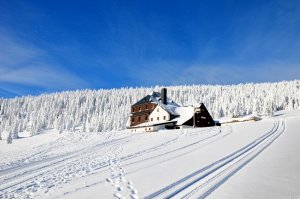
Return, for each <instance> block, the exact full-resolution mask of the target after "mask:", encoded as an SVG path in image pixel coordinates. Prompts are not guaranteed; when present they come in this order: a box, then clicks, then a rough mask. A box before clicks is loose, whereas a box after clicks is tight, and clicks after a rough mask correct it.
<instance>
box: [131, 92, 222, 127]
mask: <svg viewBox="0 0 300 199" xmlns="http://www.w3.org/2000/svg"><path fill="white" fill-rule="evenodd" d="M216 125H219V123H217V122H215V121H214V120H213V118H212V117H211V115H210V114H209V112H208V111H207V109H206V107H205V106H204V104H203V103H201V104H199V105H196V106H180V105H178V104H176V103H175V102H174V101H172V100H171V99H169V98H168V97H167V89H166V88H163V89H162V90H161V93H159V92H152V94H150V95H147V96H145V97H144V98H142V99H140V100H139V101H138V102H136V103H135V104H133V105H132V106H131V114H130V117H129V120H128V122H127V128H128V129H131V131H132V132H135V131H147V132H152V131H157V130H160V129H182V128H192V127H194V128H195V127H208V126H216Z"/></svg>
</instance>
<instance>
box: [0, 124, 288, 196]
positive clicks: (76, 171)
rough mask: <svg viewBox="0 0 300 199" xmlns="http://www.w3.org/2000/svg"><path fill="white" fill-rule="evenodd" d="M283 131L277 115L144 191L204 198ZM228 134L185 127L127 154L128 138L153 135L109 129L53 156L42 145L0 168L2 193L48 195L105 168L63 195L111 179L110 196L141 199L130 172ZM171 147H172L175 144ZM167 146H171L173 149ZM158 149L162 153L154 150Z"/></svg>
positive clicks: (226, 129) (227, 130)
mask: <svg viewBox="0 0 300 199" xmlns="http://www.w3.org/2000/svg"><path fill="white" fill-rule="evenodd" d="M284 130H285V122H284V121H283V120H276V121H275V122H274V125H273V128H272V129H271V130H270V131H269V132H267V133H265V134H264V135H262V136H261V137H259V138H257V139H256V140H254V141H253V142H251V143H249V144H247V145H245V146H244V147H242V148H240V149H239V150H236V151H235V152H234V153H232V154H230V155H227V156H225V157H224V158H222V159H219V160H217V161H215V162H213V163H211V164H210V165H208V166H205V167H203V168H201V169H199V170H197V171H195V172H193V173H191V174H190V175H188V176H186V177H184V178H182V179H180V180H178V181H176V182H174V183H171V184H170V185H168V186H167V187H164V188H162V189H160V190H158V191H156V192H154V193H152V194H150V195H148V196H146V198H195V197H197V198H205V197H207V196H208V195H209V194H210V193H212V192H213V191H214V190H216V189H217V188H218V187H219V186H221V185H222V184H223V183H224V182H226V181H227V180H228V179H229V178H230V177H231V176H233V175H234V174H235V173H236V172H238V171H239V170H240V169H242V168H243V167H244V166H245V165H247V164H248V163H249V162H250V161H251V160H253V159H254V158H255V157H256V156H257V155H259V154H260V153H261V152H262V151H263V150H264V149H266V148H267V147H268V146H269V145H271V144H272V142H273V141H275V140H276V139H277V138H278V137H279V136H280V135H281V134H282V133H283V132H284ZM230 133H232V129H231V126H224V127H222V131H221V128H216V127H215V128H207V129H197V130H193V131H189V132H188V131H187V130H181V131H177V132H176V134H175V133H174V136H175V137H174V136H173V137H170V138H168V139H166V140H164V141H163V142H162V143H158V144H156V145H154V146H151V147H148V148H145V149H143V148H141V150H139V151H137V152H132V153H129V154H126V151H124V147H125V146H126V144H127V143H132V142H138V141H139V140H140V139H145V136H144V135H145V134H146V136H150V137H151V136H153V135H151V134H148V133H145V134H144V133H143V134H129V135H126V136H123V137H117V136H116V133H115V132H110V133H107V134H105V136H103V139H102V142H100V143H96V144H94V145H91V146H89V147H87V148H84V149H80V150H75V151H71V152H68V153H65V154H60V155H56V156H51V155H49V154H47V151H45V149H46V148H44V151H38V149H36V152H34V153H33V154H32V156H31V157H30V158H28V159H26V157H23V158H20V159H19V160H17V161H16V162H12V163H10V164H8V166H7V165H6V166H5V165H4V166H3V167H1V170H0V198H32V197H43V196H50V195H49V194H51V193H53V192H54V191H55V190H56V189H57V188H59V186H60V185H61V184H63V183H67V182H69V181H71V180H73V179H77V178H80V177H84V176H89V175H93V174H96V173H98V172H106V173H108V174H107V178H106V179H105V178H104V179H99V181H98V182H96V183H93V184H88V185H85V186H83V187H78V186H77V187H75V188H74V189H73V190H70V191H69V192H67V193H64V196H66V195H68V194H70V193H75V192H76V191H78V190H82V189H85V188H86V187H90V186H94V185H98V184H100V183H109V184H111V187H112V193H113V195H112V197H114V198H133V199H137V198H139V192H138V186H137V185H135V184H134V182H133V180H132V179H130V178H128V174H130V173H134V172H137V171H138V170H139V169H146V168H147V167H151V166H152V165H155V164H157V163H156V159H157V162H160V163H161V162H165V161H169V160H172V159H174V158H177V157H180V156H184V155H186V154H188V153H190V152H192V151H195V150H198V149H200V148H202V147H204V146H206V145H209V144H210V143H213V142H216V141H218V140H220V139H222V138H224V137H226V136H227V135H229V134H230ZM189 136H192V138H193V142H190V143H189V144H187V145H179V146H177V145H175V143H177V142H179V140H183V141H184V139H185V138H187V137H189ZM65 139H67V138H62V139H58V140H59V142H58V144H54V145H49V146H48V147H49V149H50V148H55V147H59V146H60V145H63V143H64V142H66V141H67V140H65ZM80 139H82V138H80ZM69 141H71V140H69ZM174 146H176V147H175V148H174ZM168 147H171V148H170V149H171V150H170V149H169V148H168ZM165 149H169V150H165ZM158 151H159V152H160V151H162V152H161V153H157V152H158ZM152 153H153V154H152ZM144 156H145V157H144ZM25 160H27V161H25ZM22 161H25V163H26V164H23V165H22V164H20V162H22ZM147 161H149V164H146V166H145V167H142V168H139V169H137V170H132V171H130V166H132V165H135V164H139V163H145V162H147ZM127 167H128V168H127ZM126 168H127V169H126ZM128 169H129V170H128ZM80 186H81V185H80Z"/></svg>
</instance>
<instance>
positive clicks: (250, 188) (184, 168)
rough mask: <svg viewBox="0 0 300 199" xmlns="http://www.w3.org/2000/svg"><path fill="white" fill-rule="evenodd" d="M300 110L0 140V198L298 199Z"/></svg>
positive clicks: (299, 180)
mask: <svg viewBox="0 0 300 199" xmlns="http://www.w3.org/2000/svg"><path fill="white" fill-rule="evenodd" d="M299 125H300V111H289V112H284V111H281V112H277V113H276V115H275V116H274V117H270V118H265V119H263V120H261V121H258V122H251V121H250V122H239V123H229V124H225V125H223V126H221V127H209V128H198V129H188V130H166V131H160V132H155V133H130V132H128V131H126V130H125V131H119V132H106V133H80V132H79V131H78V132H73V133H68V132H64V133H62V134H59V133H58V132H56V131H54V130H53V131H45V132H44V133H42V134H39V135H36V136H33V137H29V136H27V135H26V134H23V135H22V134H20V137H21V138H20V139H16V140H13V144H10V145H7V144H6V140H1V141H0V198H204V197H208V198H293V199H298V198H300V156H299V154H300V130H299Z"/></svg>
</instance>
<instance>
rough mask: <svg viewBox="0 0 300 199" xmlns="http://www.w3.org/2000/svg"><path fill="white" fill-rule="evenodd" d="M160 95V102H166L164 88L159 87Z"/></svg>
mask: <svg viewBox="0 0 300 199" xmlns="http://www.w3.org/2000/svg"><path fill="white" fill-rule="evenodd" d="M160 96H161V103H163V104H167V89H166V88H162V89H161V93H160Z"/></svg>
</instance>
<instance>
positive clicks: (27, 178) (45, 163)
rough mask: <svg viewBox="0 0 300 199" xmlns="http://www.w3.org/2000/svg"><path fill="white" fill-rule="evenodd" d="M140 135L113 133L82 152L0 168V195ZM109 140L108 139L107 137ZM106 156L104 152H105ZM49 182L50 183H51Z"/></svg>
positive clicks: (105, 165) (105, 164) (101, 163)
mask: <svg viewBox="0 0 300 199" xmlns="http://www.w3.org/2000/svg"><path fill="white" fill-rule="evenodd" d="M140 135H141V134H134V135H130V136H127V137H124V138H119V139H112V137H113V136H109V137H107V139H105V140H107V141H105V142H103V143H100V144H97V145H96V146H93V147H89V148H86V149H83V150H81V151H75V152H71V153H68V154H64V155H60V156H56V157H52V158H48V159H44V160H41V161H37V162H32V163H29V164H26V165H20V166H17V167H11V168H8V169H5V170H2V171H0V198H1V196H3V195H2V194H4V195H6V194H8V193H12V192H15V191H19V190H22V189H26V187H31V186H32V183H30V182H34V181H37V178H42V177H43V176H51V175H56V174H60V173H64V172H65V170H66V169H68V168H67V165H74V164H75V165H76V164H78V163H79V165H78V167H80V166H85V165H80V162H85V161H83V160H85V159H87V158H88V161H89V160H91V159H93V158H97V157H98V158H99V156H103V154H102V155H100V154H101V153H103V152H105V150H110V149H109V148H113V147H115V146H120V145H123V144H125V143H127V142H130V141H132V140H133V138H135V139H136V137H138V136H140ZM180 137H181V133H180V134H179V135H178V136H177V137H175V138H172V139H170V140H167V141H165V142H163V143H161V144H158V145H156V146H153V147H149V148H147V149H144V150H141V151H138V152H135V153H132V154H129V155H126V156H123V157H120V161H126V160H130V159H133V158H136V157H139V156H142V155H143V154H146V153H151V152H154V151H157V150H159V149H162V148H164V147H166V146H169V145H172V144H173V143H175V142H176V141H178V139H179V138H180ZM109 139H111V140H109ZM104 156H105V155H104ZM108 166H109V163H108V162H107V161H106V160H104V159H102V160H100V161H99V162H98V165H97V168H96V170H99V169H102V168H103V169H105V168H108ZM50 184H51V183H50Z"/></svg>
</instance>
